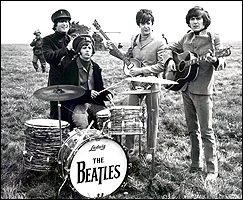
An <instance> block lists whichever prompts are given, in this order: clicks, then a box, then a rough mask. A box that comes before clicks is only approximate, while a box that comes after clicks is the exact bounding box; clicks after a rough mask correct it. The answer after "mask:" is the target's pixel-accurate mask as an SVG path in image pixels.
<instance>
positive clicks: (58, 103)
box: [57, 100, 62, 145]
mask: <svg viewBox="0 0 243 200" xmlns="http://www.w3.org/2000/svg"><path fill="white" fill-rule="evenodd" d="M61 106H62V105H61V104H60V101H59V100H58V101H57V107H58V120H59V131H60V141H61V145H62V125H61Z"/></svg>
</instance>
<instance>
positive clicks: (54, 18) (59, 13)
mask: <svg viewBox="0 0 243 200" xmlns="http://www.w3.org/2000/svg"><path fill="white" fill-rule="evenodd" d="M61 18H67V19H68V20H71V15H70V13H69V12H68V11H67V10H65V9H60V10H58V11H56V12H54V13H53V14H52V16H51V20H52V21H53V23H55V22H56V21H57V19H61Z"/></svg>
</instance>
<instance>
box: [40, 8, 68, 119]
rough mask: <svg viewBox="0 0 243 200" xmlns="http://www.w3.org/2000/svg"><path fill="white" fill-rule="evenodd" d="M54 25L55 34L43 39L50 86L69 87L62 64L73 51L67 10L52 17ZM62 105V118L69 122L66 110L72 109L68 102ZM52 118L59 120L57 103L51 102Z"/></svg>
mask: <svg viewBox="0 0 243 200" xmlns="http://www.w3.org/2000/svg"><path fill="white" fill-rule="evenodd" d="M51 20H52V22H53V23H54V25H53V30H54V31H55V32H54V33H53V34H50V35H48V36H46V37H44V38H43V45H42V48H43V53H44V56H45V59H46V62H47V63H49V65H50V70H49V78H48V86H52V85H69V83H68V81H67V80H66V74H65V73H66V71H64V69H63V67H62V66H61V64H60V61H61V59H62V58H63V57H64V56H65V55H68V53H70V52H71V51H72V40H71V39H70V37H69V36H68V35H67V32H68V30H69V28H70V20H71V15H70V13H69V12H68V11H67V10H65V9H60V10H57V11H56V12H54V13H53V14H52V16H51ZM60 103H61V117H62V120H64V121H68V118H67V113H68V110H67V109H66V108H69V107H70V103H69V102H68V101H63V102H60ZM50 118H51V119H58V107H57V101H51V102H50Z"/></svg>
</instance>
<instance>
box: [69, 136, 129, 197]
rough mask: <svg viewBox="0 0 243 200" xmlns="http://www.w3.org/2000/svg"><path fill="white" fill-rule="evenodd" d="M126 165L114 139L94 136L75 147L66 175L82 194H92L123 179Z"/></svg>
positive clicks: (111, 188) (114, 186) (110, 188)
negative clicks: (75, 150) (68, 172)
mask: <svg viewBox="0 0 243 200" xmlns="http://www.w3.org/2000/svg"><path fill="white" fill-rule="evenodd" d="M127 168H128V160H127V154H126V153H125V151H124V149H123V148H122V146H121V145H120V144H119V143H118V142H116V141H114V140H112V139H109V138H95V139H93V140H90V141H88V142H85V143H84V144H83V145H82V146H80V147H79V149H78V151H77V152H76V154H75V155H74V156H73V159H72V163H71V166H70V174H69V175H70V180H71V183H72V185H73V187H74V188H75V189H76V190H77V191H78V192H79V193H80V194H81V195H82V196H84V197H88V198H96V197H104V196H107V195H110V194H112V193H113V192H115V191H116V190H117V189H118V188H119V187H120V186H121V185H122V183H123V182H124V180H125V178H126V176H127Z"/></svg>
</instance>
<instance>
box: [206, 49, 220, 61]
mask: <svg viewBox="0 0 243 200" xmlns="http://www.w3.org/2000/svg"><path fill="white" fill-rule="evenodd" d="M206 61H207V62H209V63H212V64H214V63H216V62H217V61H218V58H217V57H216V56H215V55H214V53H213V52H212V50H211V49H209V53H207V54H206Z"/></svg>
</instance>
